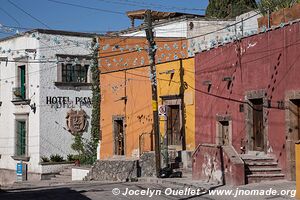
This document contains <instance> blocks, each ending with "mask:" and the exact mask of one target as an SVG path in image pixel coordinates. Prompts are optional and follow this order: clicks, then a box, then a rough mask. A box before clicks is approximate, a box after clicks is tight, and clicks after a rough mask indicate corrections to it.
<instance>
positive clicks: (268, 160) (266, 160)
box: [242, 156, 275, 163]
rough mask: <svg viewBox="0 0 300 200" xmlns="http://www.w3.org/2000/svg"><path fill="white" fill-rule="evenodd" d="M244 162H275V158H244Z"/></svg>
mask: <svg viewBox="0 0 300 200" xmlns="http://www.w3.org/2000/svg"><path fill="white" fill-rule="evenodd" d="M242 159H243V160H244V162H245V163H249V162H275V159H274V158H271V157H259V156H256V157H252V156H251V157H244V158H242Z"/></svg>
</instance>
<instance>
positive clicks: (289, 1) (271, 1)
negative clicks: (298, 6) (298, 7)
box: [257, 0, 300, 15]
mask: <svg viewBox="0 0 300 200" xmlns="http://www.w3.org/2000/svg"><path fill="white" fill-rule="evenodd" d="M295 3H300V0H260V1H259V2H258V3H257V5H258V8H259V10H260V12H261V13H262V14H263V15H265V14H267V13H268V10H269V11H270V13H272V12H275V11H278V10H280V9H283V8H290V7H292V6H293V5H294V4H295Z"/></svg>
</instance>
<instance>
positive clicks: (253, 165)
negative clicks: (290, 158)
mask: <svg viewBox="0 0 300 200" xmlns="http://www.w3.org/2000/svg"><path fill="white" fill-rule="evenodd" d="M246 166H247V167H248V168H249V169H250V170H252V169H254V168H276V167H277V166H278V164H277V162H249V163H246Z"/></svg>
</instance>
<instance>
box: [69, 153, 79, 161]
mask: <svg viewBox="0 0 300 200" xmlns="http://www.w3.org/2000/svg"><path fill="white" fill-rule="evenodd" d="M75 160H78V156H77V155H72V154H69V155H67V161H70V162H71V161H75Z"/></svg>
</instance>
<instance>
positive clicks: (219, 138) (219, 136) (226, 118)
mask: <svg viewBox="0 0 300 200" xmlns="http://www.w3.org/2000/svg"><path fill="white" fill-rule="evenodd" d="M222 122H228V129H229V130H228V134H229V135H228V140H229V141H228V142H229V144H228V145H229V146H231V145H232V118H231V116H229V115H224V116H223V115H217V117H216V144H217V145H223V142H222V140H223V135H222Z"/></svg>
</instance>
